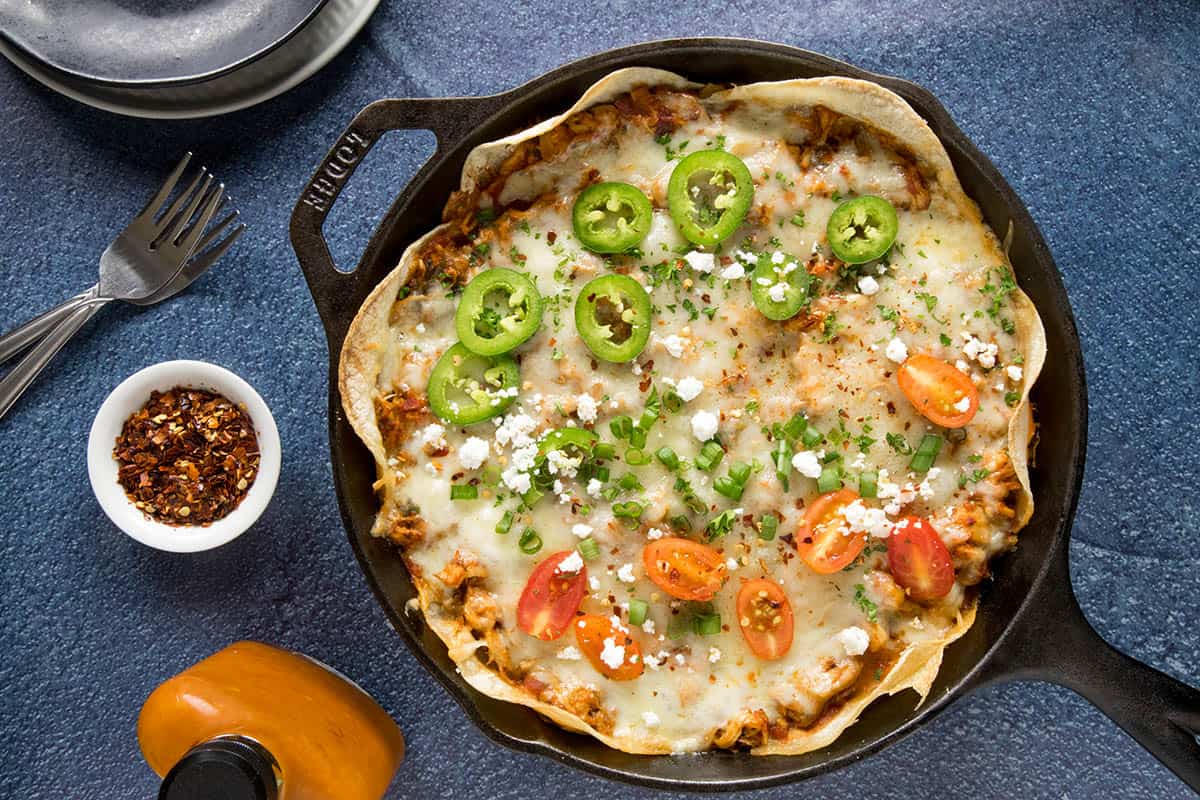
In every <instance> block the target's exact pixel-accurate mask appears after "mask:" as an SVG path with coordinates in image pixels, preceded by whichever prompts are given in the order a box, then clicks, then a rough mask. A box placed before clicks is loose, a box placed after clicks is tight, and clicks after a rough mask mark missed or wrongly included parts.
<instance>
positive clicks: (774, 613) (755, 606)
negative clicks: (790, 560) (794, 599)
mask: <svg viewBox="0 0 1200 800" xmlns="http://www.w3.org/2000/svg"><path fill="white" fill-rule="evenodd" d="M737 615H738V625H740V626H741V627H742V636H745V637H746V644H748V645H750V649H751V650H752V651H754V655H756V656H758V657H759V658H762V659H765V660H767V661H774V660H775V659H777V658H782V657H783V656H784V654H786V653H787V651H788V648H790V647H791V646H792V633H793V631H792V604H791V603H789V602H788V599H787V595H785V594H784V593H783V589H782V588H780V586H779V584H778V583H776V582H775V581H772V580H768V579H767V578H755V579H754V580H752V581H746V582H745V583H743V584H742V588H741V589H739V590H738V596H737Z"/></svg>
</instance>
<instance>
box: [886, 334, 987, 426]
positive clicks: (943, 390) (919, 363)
mask: <svg viewBox="0 0 1200 800" xmlns="http://www.w3.org/2000/svg"><path fill="white" fill-rule="evenodd" d="M896 382H897V383H899V384H900V391H902V392H904V396H905V397H907V398H908V401H909V402H910V403H912V404H913V406H914V407H915V408H916V409H917V411H919V412H921V416H923V417H925V419H927V420H929V421H930V422H932V423H933V424H935V425H941V426H942V427H944V428H961V427H962V426H964V425H966V424H967V423H968V422H970V421H971V420H972V419H974V418H975V412H976V411H978V410H979V390H978V389H976V388H975V384H973V383H971V378H970V376H968V375H965V374H963V373H962V372H959V370H958V368H957V367H955V366H954V365H953V364H947V363H946V362H945V361H941V360H939V359H936V358H934V357H933V356H929V355H925V354H924V353H917V354H916V355H911V356H909V357H908V360H906V361H905V362H904V363H903V364H901V365H900V369H898V370H897V371H896ZM964 402H965V403H966V405H965V406H964V405H963V403H964Z"/></svg>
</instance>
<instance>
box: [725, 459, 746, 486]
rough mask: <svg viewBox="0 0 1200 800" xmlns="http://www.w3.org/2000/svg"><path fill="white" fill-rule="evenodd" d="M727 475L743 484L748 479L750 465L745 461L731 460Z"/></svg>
mask: <svg viewBox="0 0 1200 800" xmlns="http://www.w3.org/2000/svg"><path fill="white" fill-rule="evenodd" d="M729 477H731V478H733V479H734V480H735V481H737V482H738V483H740V484H742V485H743V486H744V485H745V484H746V481H748V480H750V465H749V464H747V463H746V462H745V461H735V462H733V464H732V465H731V466H730V467H729Z"/></svg>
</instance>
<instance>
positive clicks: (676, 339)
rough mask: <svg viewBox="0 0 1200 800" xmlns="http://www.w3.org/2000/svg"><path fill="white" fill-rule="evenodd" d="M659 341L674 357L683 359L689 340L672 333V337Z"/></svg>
mask: <svg viewBox="0 0 1200 800" xmlns="http://www.w3.org/2000/svg"><path fill="white" fill-rule="evenodd" d="M659 341H661V342H662V346H663V347H664V348H665V349H666V351H667V352H668V353H670V354H671V355H672V356H674V357H675V358H682V357H683V348H685V347H687V339H684V338H683V337H682V336H678V335H676V334H674V333H672V334H671V335H670V336H667V337H665V338H663V339H660V340H659Z"/></svg>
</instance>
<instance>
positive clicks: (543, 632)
mask: <svg viewBox="0 0 1200 800" xmlns="http://www.w3.org/2000/svg"><path fill="white" fill-rule="evenodd" d="M573 553H575V551H574V550H564V551H562V552H561V553H553V554H551V555H550V556H547V557H546V559H545V560H544V561H543V562H542V563H540V564H538V565H537V567H535V568H534V570H533V574H532V575H530V576H529V580H528V581H527V582H526V583H525V589H524V590H522V592H521V599H520V600H518V601H517V625H518V626H519V627H520V628H521V630H523V631H525V632H526V633H528V634H529V635H530V636H536V637H537V638H539V639H543V640H545V641H547V642H548V641H550V640H552V639H557V638H558V637H560V636H562V635H563V634H564V633H566V632H567V626H568V625H570V624H571V620H573V619H574V618H575V612H576V611H578V610H579V604H580V603H581V602H583V596H584V594H586V593H587V585H588V580H587V567H586V566H583V565H580V568H579V570H578V571H577V572H563V571H561V570H560V569H559V568H558V565H559V564H560V563H562V561H563V560H564V559H566V558H568V557H570V556H571V555H572V554H573Z"/></svg>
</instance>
